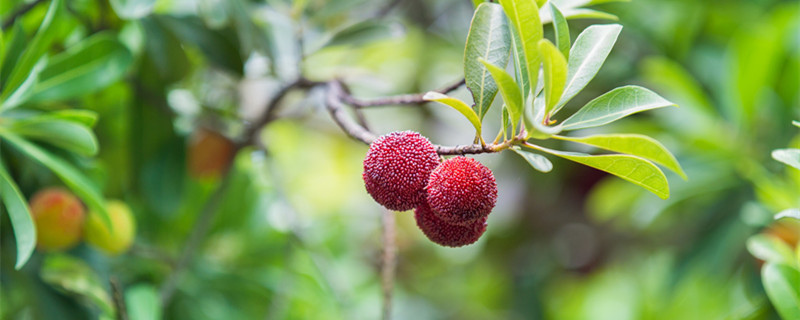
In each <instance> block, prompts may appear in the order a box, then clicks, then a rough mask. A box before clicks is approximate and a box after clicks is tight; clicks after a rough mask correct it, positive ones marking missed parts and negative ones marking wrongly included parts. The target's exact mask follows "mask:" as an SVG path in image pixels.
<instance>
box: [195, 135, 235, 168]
mask: <svg viewBox="0 0 800 320" xmlns="http://www.w3.org/2000/svg"><path fill="white" fill-rule="evenodd" d="M235 149H236V146H235V145H234V143H233V141H231V140H230V139H228V138H227V137H225V136H223V135H222V134H220V133H218V132H216V131H213V130H209V129H206V128H198V129H196V130H195V131H194V133H192V136H191V137H190V138H189V150H188V155H187V156H188V162H189V163H188V165H189V174H190V175H192V176H193V177H195V178H216V177H219V176H220V175H221V174H222V173H223V172H224V171H225V170H226V169H227V168H228V166H230V164H231V161H232V160H233V156H234V152H235Z"/></svg>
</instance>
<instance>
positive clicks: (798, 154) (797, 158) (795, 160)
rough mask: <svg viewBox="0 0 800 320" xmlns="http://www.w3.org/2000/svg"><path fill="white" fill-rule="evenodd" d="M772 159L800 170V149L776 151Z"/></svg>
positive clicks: (773, 151)
mask: <svg viewBox="0 0 800 320" xmlns="http://www.w3.org/2000/svg"><path fill="white" fill-rule="evenodd" d="M772 158H773V159H775V160H778V161H780V162H783V163H785V164H787V165H790V166H792V167H794V168H796V169H800V149H790V148H787V149H775V150H772Z"/></svg>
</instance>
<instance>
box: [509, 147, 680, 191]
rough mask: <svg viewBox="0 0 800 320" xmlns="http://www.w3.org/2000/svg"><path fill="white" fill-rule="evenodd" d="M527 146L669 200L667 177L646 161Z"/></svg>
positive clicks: (613, 155) (623, 155) (636, 158)
mask: <svg viewBox="0 0 800 320" xmlns="http://www.w3.org/2000/svg"><path fill="white" fill-rule="evenodd" d="M525 146H527V147H530V148H533V149H536V150H540V151H543V152H547V153H549V154H552V155H555V156H559V157H562V158H564V159H567V160H571V161H575V162H577V163H581V164H584V165H587V166H590V167H592V168H595V169H598V170H602V171H605V172H608V173H610V174H613V175H615V176H617V177H620V178H622V179H625V180H628V181H630V182H633V183H634V184H636V185H638V186H641V187H643V188H645V189H647V190H648V191H650V192H652V193H653V194H655V195H657V196H659V197H660V198H661V199H667V198H669V183H668V182H667V177H666V176H664V173H663V172H661V169H659V168H658V167H656V166H655V165H654V164H652V163H651V162H650V161H647V160H645V159H642V158H639V157H636V156H631V155H626V154H603V155H590V154H586V153H579V152H566V151H558V150H552V149H548V148H544V147H540V146H535V145H525Z"/></svg>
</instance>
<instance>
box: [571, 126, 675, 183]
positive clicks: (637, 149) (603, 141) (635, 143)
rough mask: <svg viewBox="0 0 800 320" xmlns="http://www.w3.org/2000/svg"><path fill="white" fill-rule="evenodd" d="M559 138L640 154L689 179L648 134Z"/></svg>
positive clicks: (669, 155)
mask: <svg viewBox="0 0 800 320" xmlns="http://www.w3.org/2000/svg"><path fill="white" fill-rule="evenodd" d="M557 138H558V139H561V140H567V141H572V142H578V143H583V144H588V145H591V146H595V147H598V148H602V149H606V150H610V151H615V152H620V153H626V154H630V155H634V156H638V157H641V158H644V159H647V160H650V161H653V162H655V163H657V164H660V165H662V166H664V167H666V168H667V169H670V170H672V171H674V172H675V173H677V174H678V175H680V176H681V177H682V178H683V179H684V180H685V179H687V177H686V173H684V172H683V169H682V168H681V165H680V163H678V160H677V159H675V156H673V155H672V153H670V152H669V150H667V148H666V147H664V145H662V144H661V143H660V142H658V141H656V140H655V139H653V138H650V137H648V136H644V135H639V134H599V135H593V136H588V137H562V136H557Z"/></svg>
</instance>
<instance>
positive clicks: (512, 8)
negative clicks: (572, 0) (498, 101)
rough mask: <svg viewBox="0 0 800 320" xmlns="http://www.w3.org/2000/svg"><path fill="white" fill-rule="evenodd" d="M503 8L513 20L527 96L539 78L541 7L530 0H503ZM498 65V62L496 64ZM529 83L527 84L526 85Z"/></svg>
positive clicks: (516, 45) (517, 56) (515, 44)
mask: <svg viewBox="0 0 800 320" xmlns="http://www.w3.org/2000/svg"><path fill="white" fill-rule="evenodd" d="M501 4H502V5H503V10H504V11H505V13H506V15H507V16H508V18H509V20H510V21H511V27H512V29H513V30H512V33H513V34H514V54H515V62H516V63H517V68H519V69H520V70H524V71H525V72H521V75H522V79H521V80H520V82H521V84H522V90H523V92H522V95H523V98H525V97H527V96H528V95H529V94H530V93H529V92H528V90H531V89H534V88H536V81H537V80H538V79H539V65H540V64H541V62H542V60H541V59H542V58H541V56H540V55H539V47H538V46H539V45H538V43H539V40H541V39H542V35H543V31H542V23H541V21H540V20H539V7H537V6H536V3H535V2H533V1H530V0H506V1H501ZM495 65H496V64H495ZM525 84H527V86H526V85H525Z"/></svg>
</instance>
